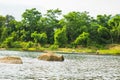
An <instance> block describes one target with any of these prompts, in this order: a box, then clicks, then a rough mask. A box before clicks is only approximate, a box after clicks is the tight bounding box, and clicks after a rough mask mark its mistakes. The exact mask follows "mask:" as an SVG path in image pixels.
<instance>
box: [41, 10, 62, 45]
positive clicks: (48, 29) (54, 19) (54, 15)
mask: <svg viewBox="0 0 120 80" xmlns="http://www.w3.org/2000/svg"><path fill="white" fill-rule="evenodd" d="M60 15H61V10H59V9H50V10H47V13H46V14H45V15H44V17H42V18H41V19H40V21H39V24H40V27H41V29H42V32H45V33H46V34H47V36H48V43H49V44H53V43H54V29H57V28H59V27H60V25H59V24H58V23H59V16H60Z"/></svg>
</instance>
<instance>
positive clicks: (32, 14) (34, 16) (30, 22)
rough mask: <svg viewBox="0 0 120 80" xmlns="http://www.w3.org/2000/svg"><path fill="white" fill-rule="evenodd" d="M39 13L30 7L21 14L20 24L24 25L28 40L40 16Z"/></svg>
mask: <svg viewBox="0 0 120 80" xmlns="http://www.w3.org/2000/svg"><path fill="white" fill-rule="evenodd" d="M41 16H42V15H41V13H40V12H39V11H37V10H36V8H32V9H27V10H26V11H25V12H24V13H23V14H22V18H23V19H22V24H23V27H24V30H25V31H26V32H27V34H26V36H27V38H26V40H27V41H30V40H31V33H33V32H34V31H35V30H36V29H37V27H38V26H37V23H38V21H39V19H40V18H41Z"/></svg>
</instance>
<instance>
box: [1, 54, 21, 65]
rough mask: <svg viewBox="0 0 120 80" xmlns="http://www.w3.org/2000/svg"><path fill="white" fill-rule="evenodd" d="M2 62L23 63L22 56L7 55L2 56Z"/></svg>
mask: <svg viewBox="0 0 120 80" xmlns="http://www.w3.org/2000/svg"><path fill="white" fill-rule="evenodd" d="M0 62H1V63H10V64H22V63H23V62H22V59H21V58H20V57H13V56H6V57H3V58H0Z"/></svg>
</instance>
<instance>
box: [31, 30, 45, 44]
mask: <svg viewBox="0 0 120 80" xmlns="http://www.w3.org/2000/svg"><path fill="white" fill-rule="evenodd" d="M31 37H32V38H34V41H35V43H40V44H45V43H46V42H47V35H46V33H41V34H38V33H37V32H36V31H35V32H34V33H32V34H31Z"/></svg>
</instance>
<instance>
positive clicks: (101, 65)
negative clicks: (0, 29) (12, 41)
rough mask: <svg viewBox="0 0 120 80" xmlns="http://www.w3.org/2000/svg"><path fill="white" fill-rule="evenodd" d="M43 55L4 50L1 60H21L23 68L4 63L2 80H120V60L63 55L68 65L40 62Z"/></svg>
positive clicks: (0, 65) (107, 57)
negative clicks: (7, 57) (18, 58)
mask: <svg viewBox="0 0 120 80" xmlns="http://www.w3.org/2000/svg"><path fill="white" fill-rule="evenodd" d="M40 54H41V53H40V52H22V51H7V50H1V51H0V57H2V56H20V57H21V58H22V60H23V64H6V63H0V80H1V79H10V80H27V79H29V80H120V56H111V55H85V54H62V55H64V57H65V61H64V62H51V61H42V60H37V58H36V57H37V56H38V55H40ZM60 55H61V54H60Z"/></svg>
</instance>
